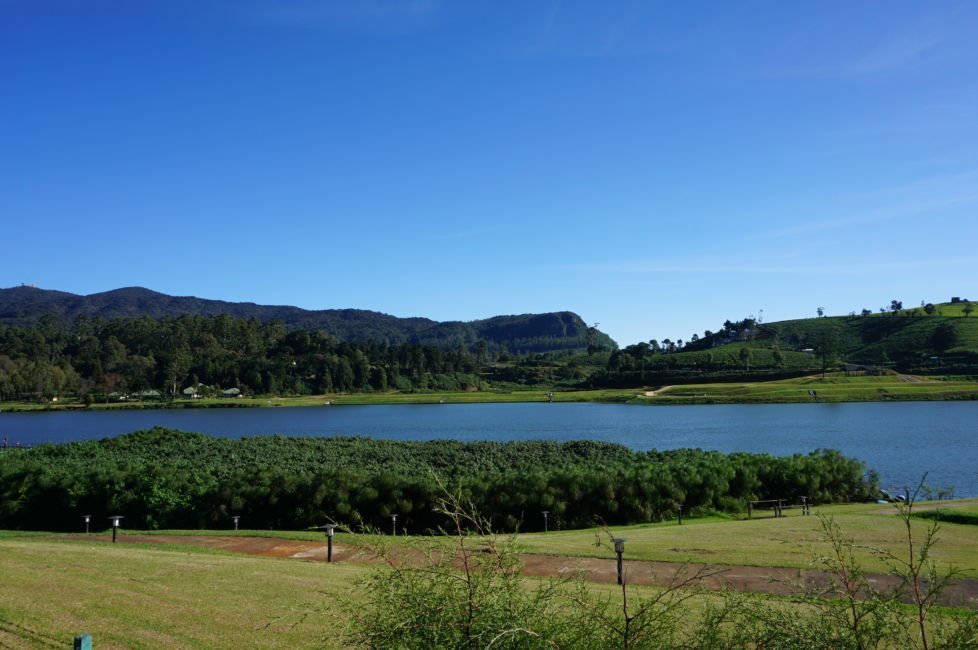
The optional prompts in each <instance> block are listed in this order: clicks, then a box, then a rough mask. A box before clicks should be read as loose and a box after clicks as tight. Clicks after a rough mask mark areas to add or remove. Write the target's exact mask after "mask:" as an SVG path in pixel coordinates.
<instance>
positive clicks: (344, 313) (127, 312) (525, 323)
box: [0, 286, 616, 353]
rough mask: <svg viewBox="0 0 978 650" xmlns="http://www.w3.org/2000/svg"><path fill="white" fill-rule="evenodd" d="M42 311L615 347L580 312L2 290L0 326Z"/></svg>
mask: <svg viewBox="0 0 978 650" xmlns="http://www.w3.org/2000/svg"><path fill="white" fill-rule="evenodd" d="M45 315H53V316H55V317H56V318H57V319H58V320H59V321H61V322H62V323H63V324H66V325H67V324H70V323H73V322H74V321H75V319H77V318H79V317H89V318H95V317H100V318H103V319H107V320H113V319H119V318H131V319H138V318H142V317H144V316H146V317H149V318H153V319H157V320H160V319H163V318H172V317H176V316H181V315H195V316H222V315H223V316H231V317H233V318H239V319H249V318H254V319H256V320H258V321H261V322H263V323H271V322H273V321H279V322H281V323H282V325H283V326H284V327H285V329H286V330H287V331H290V332H291V331H295V330H306V331H309V332H321V333H323V334H328V335H330V336H333V337H335V338H337V339H339V340H341V341H351V342H358V343H364V342H367V341H372V342H374V343H378V344H385V343H386V344H387V345H403V344H409V343H410V344H419V345H429V346H435V347H440V348H443V349H454V348H456V347H458V346H459V345H461V346H464V347H467V348H469V349H470V350H473V349H474V347H475V346H476V345H477V344H478V343H479V342H480V341H482V342H484V343H485V344H486V345H488V346H489V349H490V350H495V349H500V348H502V347H504V346H505V347H506V348H507V349H508V350H509V351H511V352H516V353H522V352H552V351H559V350H574V349H585V348H586V347H587V346H588V345H589V343H590V344H592V345H599V346H601V347H605V348H614V347H616V345H615V343H614V341H612V340H611V338H609V337H608V335H607V334H604V333H603V332H599V331H597V330H595V329H589V328H588V326H587V325H586V324H585V322H584V321H583V320H582V319H581V317H580V316H578V315H577V314H574V313H572V312H566V311H565V312H553V313H545V314H523V315H518V316H495V317H493V318H487V319H484V320H476V321H470V322H461V321H449V322H444V323H440V322H437V321H433V320H429V319H427V318H397V317H395V316H390V315H388V314H382V313H379V312H375V311H367V310H363V309H326V310H319V311H310V310H306V309H300V308H298V307H289V306H269V305H256V304H254V303H247V302H240V303H239V302H225V301H221V300H205V299H202V298H194V297H176V296H168V295H166V294H162V293H157V292H155V291H150V290H148V289H143V288H140V287H129V288H125V289H117V290H114V291H107V292H104V293H96V294H92V295H88V296H79V295H76V294H72V293H65V292H63V291H49V290H45V289H38V288H35V287H30V286H21V287H13V288H9V289H0V325H4V324H6V325H18V326H30V325H34V324H35V323H37V322H38V321H39V320H40V319H41V317H42V316H45Z"/></svg>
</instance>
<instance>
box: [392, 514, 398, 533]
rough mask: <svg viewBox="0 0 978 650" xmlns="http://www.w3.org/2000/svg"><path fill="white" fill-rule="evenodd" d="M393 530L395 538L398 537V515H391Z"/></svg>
mask: <svg viewBox="0 0 978 650" xmlns="http://www.w3.org/2000/svg"><path fill="white" fill-rule="evenodd" d="M391 530H392V531H393V533H394V537H397V515H391Z"/></svg>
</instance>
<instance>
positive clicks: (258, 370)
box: [0, 315, 491, 399]
mask: <svg viewBox="0 0 978 650" xmlns="http://www.w3.org/2000/svg"><path fill="white" fill-rule="evenodd" d="M489 350H490V346H488V345H476V346H475V350H474V351H472V352H470V351H469V350H468V349H467V348H465V347H463V346H461V345H458V346H456V347H454V348H452V349H445V348H443V347H437V346H422V345H417V344H403V345H393V346H392V345H387V344H385V343H373V342H370V341H368V342H365V343H351V342H344V341H339V340H337V339H335V338H333V337H331V336H328V335H325V334H322V333H320V332H315V331H313V332H309V331H303V330H295V331H291V332H289V331H287V330H286V328H285V326H284V325H283V324H282V323H280V322H271V323H265V322H262V321H259V320H257V319H254V318H252V319H236V318H232V317H230V316H212V317H205V316H186V315H185V316H179V317H175V318H164V319H162V320H154V319H152V318H148V317H143V318H135V319H132V318H119V319H113V320H105V319H102V318H89V317H87V316H81V317H79V318H77V319H75V321H74V322H73V323H72V324H71V325H70V326H64V325H63V324H62V323H61V321H60V320H58V319H57V318H56V317H54V316H44V317H42V318H41V319H40V320H39V321H38V322H37V324H35V325H32V326H27V327H10V326H8V327H0V399H13V398H20V399H33V398H42V397H47V398H50V397H53V396H59V395H65V394H75V395H82V396H84V395H91V396H93V397H95V398H103V397H106V396H108V395H110V394H112V393H116V394H121V393H129V392H135V391H150V390H154V391H158V392H159V393H160V395H161V396H168V397H174V396H177V397H179V396H180V395H181V393H182V391H183V390H184V389H186V388H197V389H199V392H201V393H204V394H207V393H208V392H211V393H214V392H217V391H219V389H222V388H223V389H229V388H238V389H239V390H241V391H242V392H245V393H260V394H309V393H317V394H318V393H326V392H355V391H371V390H375V391H383V390H388V389H394V388H397V389H401V390H417V389H422V390H423V389H429V388H430V389H439V390H467V389H475V388H478V387H479V386H480V384H481V380H480V379H479V377H478V375H477V370H478V368H479V364H480V362H484V361H485V360H487V359H488V358H489V356H490V354H491V352H490V351H489Z"/></svg>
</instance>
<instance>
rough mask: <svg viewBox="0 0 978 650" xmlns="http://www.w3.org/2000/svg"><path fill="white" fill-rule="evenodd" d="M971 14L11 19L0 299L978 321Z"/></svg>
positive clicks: (623, 329)
mask: <svg viewBox="0 0 978 650" xmlns="http://www.w3.org/2000/svg"><path fill="white" fill-rule="evenodd" d="M976 63H978V3H973V2H962V3H954V2H917V3H903V2H873V3H861V2H851V1H847V2H837V3H830V2H813V3H807V4H805V5H803V4H802V3H795V2H767V3H759V2H738V3H721V2H703V3H683V2H669V3H666V2H662V3H654V2H646V1H637V2H615V3H594V2H588V3H584V2H581V3H575V2H542V1H541V2H526V1H523V0H520V1H516V2H495V1H485V2H481V1H460V2H455V1H452V2H438V1H436V0H427V1H426V0H416V1H408V2H384V1H381V0H364V1H359V2H321V1H313V0H294V1H291V2H290V1H282V2H259V1H248V0H243V1H238V2H230V1H227V2H216V1H215V2H197V1H181V0H167V1H160V2H142V1H138V0H116V1H114V2H103V1H99V0H89V1H86V2H81V1H77V0H76V1H71V2H67V1H61V2H59V1H56V0H45V1H44V2H37V1H36V0H0V222H2V231H0V286H14V285H18V284H21V283H34V284H36V285H37V286H40V287H44V288H50V289H60V290H65V291H71V292H75V293H94V292H98V291H105V290H109V289H113V288H117V287H122V286H133V285H141V286H145V287H148V288H151V289H155V290H158V291H162V292H165V293H170V294H177V295H197V296H201V297H205V298H218V299H225V300H235V301H253V302H258V303H267V304H294V305H298V306H301V307H305V308H310V309H323V308H342V307H358V308H364V309H374V310H379V311H383V312H387V313H391V314H394V315H398V316H427V317H430V318H435V319H438V320H456V319H457V320H470V319H475V318H482V317H488V316H492V315H496V314H507V313H525V312H540V311H550V310H572V311H576V312H578V313H579V314H580V315H581V316H582V317H583V318H584V319H585V320H587V321H588V322H598V323H600V328H601V329H602V330H604V331H607V332H608V333H610V334H611V335H612V337H614V338H615V339H616V340H617V341H618V342H619V343H620V344H623V345H625V344H629V343H634V342H636V341H641V340H648V339H650V338H653V337H654V338H659V339H661V338H666V337H669V338H672V339H676V338H683V339H688V337H689V335H690V334H692V333H693V332H699V333H702V331H703V330H704V329H714V330H715V329H717V326H718V325H719V324H720V323H722V322H723V321H724V320H725V319H727V318H731V319H737V318H743V317H745V316H747V315H749V314H755V315H756V314H757V313H758V312H759V311H760V310H763V318H764V320H765V321H773V320H780V319H785V318H793V317H803V316H813V315H814V314H815V309H816V307H824V308H825V309H826V311H827V312H828V313H830V314H837V313H848V312H849V311H850V310H858V309H861V308H863V307H869V308H872V309H876V308H878V307H879V306H881V305H888V304H889V301H890V300H891V299H894V298H896V299H900V300H903V301H904V302H905V303H906V304H919V302H920V301H921V300H928V301H934V302H937V301H942V300H947V299H949V297H950V296H951V295H963V296H966V297H972V294H974V297H976V298H978V291H976V290H975V288H976V282H975V279H976V277H978V273H976V271H978V257H976V251H975V245H976V243H978V218H976V217H978V210H976V208H978V66H976Z"/></svg>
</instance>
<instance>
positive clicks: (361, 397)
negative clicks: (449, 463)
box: [0, 388, 645, 412]
mask: <svg viewBox="0 0 978 650" xmlns="http://www.w3.org/2000/svg"><path fill="white" fill-rule="evenodd" d="M644 390H645V389H639V388H634V389H611V388H609V389H601V390H571V391H568V390H564V391H558V390H552V389H546V388H536V389H528V390H484V391H457V392H430V393H427V392H426V393H401V392H393V391H392V392H385V393H341V394H335V393H332V394H326V395H302V396H298V397H269V396H258V397H242V398H237V399H219V398H212V399H195V400H187V399H178V400H174V401H172V402H160V401H143V402H140V401H131V402H110V403H107V404H106V403H94V404H91V405H89V406H85V405H84V404H83V403H81V402H80V401H78V400H71V399H65V400H59V401H58V402H50V403H43V404H41V403H36V402H9V401H8V402H0V411H5V412H15V411H74V410H88V411H124V410H129V409H160V408H177V409H180V408H260V407H295V406H369V405H374V404H493V403H506V402H547V401H549V400H550V397H549V396H548V395H549V394H550V393H553V401H554V402H612V403H614V402H628V401H633V400H635V399H637V397H638V396H639V395H640V394H642V392H644Z"/></svg>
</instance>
